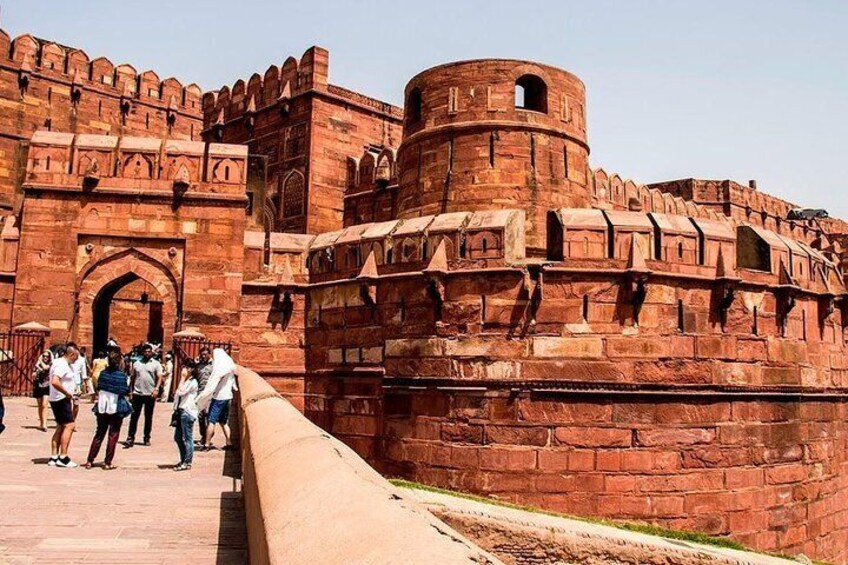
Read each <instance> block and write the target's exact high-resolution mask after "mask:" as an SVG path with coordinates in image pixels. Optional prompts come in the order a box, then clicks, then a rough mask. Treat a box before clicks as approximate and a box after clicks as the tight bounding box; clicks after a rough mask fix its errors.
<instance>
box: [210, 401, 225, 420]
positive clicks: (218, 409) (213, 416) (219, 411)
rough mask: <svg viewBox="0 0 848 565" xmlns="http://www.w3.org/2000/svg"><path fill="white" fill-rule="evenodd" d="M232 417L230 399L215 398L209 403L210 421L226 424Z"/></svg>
mask: <svg viewBox="0 0 848 565" xmlns="http://www.w3.org/2000/svg"><path fill="white" fill-rule="evenodd" d="M229 418H230V401H229V400H213V401H212V404H210V405H209V423H210V424H226V423H227V420H229Z"/></svg>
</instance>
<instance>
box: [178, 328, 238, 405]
mask: <svg viewBox="0 0 848 565" xmlns="http://www.w3.org/2000/svg"><path fill="white" fill-rule="evenodd" d="M204 347H208V348H209V351H212V350H213V349H215V348H218V347H220V348H221V349H223V350H224V351H226V352H227V353H228V354H230V355H232V354H233V353H232V350H233V344H232V343H230V342H228V341H214V340H210V339H206V338H205V337H202V336H197V337H180V338H178V339H174V372H173V378H172V379H171V390H170V392H169V396H173V394H174V392H176V390H177V387H178V386H179V384H180V376H181V375H182V370H183V365H184V363H185V361H186V359H194V360H197V357H198V355H200V350H201V349H203V348H204Z"/></svg>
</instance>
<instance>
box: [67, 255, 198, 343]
mask: <svg viewBox="0 0 848 565" xmlns="http://www.w3.org/2000/svg"><path fill="white" fill-rule="evenodd" d="M138 279H140V280H142V281H144V282H145V283H146V284H147V285H149V286H150V289H151V292H152V293H155V294H156V296H157V298H158V300H160V301H161V320H162V321H161V323H162V329H163V331H162V336H163V337H162V339H163V343H165V344H167V343H170V341H171V339H172V337H173V334H174V331H176V329H177V326H178V324H179V322H180V304H181V298H180V297H181V293H180V285H179V283H178V282H177V280H176V278H175V277H174V274H173V273H172V272H171V271H170V269H169V268H168V267H167V266H166V265H163V264H162V263H160V262H159V261H157V260H156V259H154V258H152V257H150V256H149V255H146V254H145V253H143V252H141V251H139V250H137V249H126V250H123V251H120V252H117V253H114V254H112V255H109V256H106V257H103V258H101V259H100V260H99V261H98V262H97V263H95V264H93V265H90V266H87V267H86V268H84V269H83V270H82V272H81V273H80V277H79V280H78V286H77V289H78V290H77V304H76V307H77V316H76V320H77V323H76V324H75V327H74V328H73V333H72V335H73V339H74V340H75V341H77V342H78V343H79V344H81V345H86V346H89V347H91V346H93V345H94V338H95V335H94V333H95V332H94V329H95V319H96V317H97V316H102V315H103V307H104V300H105V301H107V302H108V301H111V299H112V298H113V297H114V295H115V293H116V292H118V291H119V290H120V289H121V288H123V287H124V286H125V285H126V284H128V283H130V282H132V281H133V280H138ZM101 339H102V338H101ZM121 345H122V346H124V345H125V344H121ZM126 345H130V344H126Z"/></svg>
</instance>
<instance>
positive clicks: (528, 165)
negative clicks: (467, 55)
mask: <svg viewBox="0 0 848 565" xmlns="http://www.w3.org/2000/svg"><path fill="white" fill-rule="evenodd" d="M522 85H523V86H522ZM519 90H522V91H523V93H524V94H523V100H522V99H520V95H519V94H518V91H519ZM585 106H586V100H585V89H584V86H583V83H582V82H581V81H580V80H579V79H578V78H577V77H575V76H574V75H572V74H570V73H568V72H566V71H563V70H560V69H555V68H552V67H547V66H545V65H539V64H536V63H529V62H524V61H509V60H491V59H487V60H480V61H463V62H459V63H450V64H447V65H442V66H439V67H435V68H432V69H428V70H426V71H424V72H422V73H420V74H418V75H417V76H416V77H414V78H413V79H412V80H411V81H410V82H409V84H408V85H407V87H406V109H405V117H404V120H405V121H404V141H403V143H402V145H401V147H400V149H399V151H398V161H399V163H400V171H401V173H400V175H399V184H398V195H397V201H398V204H397V214H398V217H400V218H411V217H415V216H423V215H427V214H439V213H444V212H454V211H459V210H470V211H473V210H485V209H493V208H515V207H519V206H520V207H522V208H524V209H526V210H527V233H528V242H529V247H528V253H529V254H530V255H538V254H540V252H541V250H543V249H544V247H545V222H546V216H547V211H548V210H549V209H552V208H562V207H579V206H586V205H588V204H589V194H588V191H587V188H586V184H587V179H586V177H585V172H586V167H587V159H588V154H589V147H588V144H587V138H586V127H585Z"/></svg>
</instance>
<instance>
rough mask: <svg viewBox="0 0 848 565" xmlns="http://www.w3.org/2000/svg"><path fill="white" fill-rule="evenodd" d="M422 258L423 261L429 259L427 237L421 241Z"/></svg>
mask: <svg viewBox="0 0 848 565" xmlns="http://www.w3.org/2000/svg"><path fill="white" fill-rule="evenodd" d="M421 260H422V261H426V260H427V240H426V239H425V240H423V241H422V242H421Z"/></svg>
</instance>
